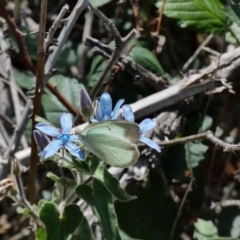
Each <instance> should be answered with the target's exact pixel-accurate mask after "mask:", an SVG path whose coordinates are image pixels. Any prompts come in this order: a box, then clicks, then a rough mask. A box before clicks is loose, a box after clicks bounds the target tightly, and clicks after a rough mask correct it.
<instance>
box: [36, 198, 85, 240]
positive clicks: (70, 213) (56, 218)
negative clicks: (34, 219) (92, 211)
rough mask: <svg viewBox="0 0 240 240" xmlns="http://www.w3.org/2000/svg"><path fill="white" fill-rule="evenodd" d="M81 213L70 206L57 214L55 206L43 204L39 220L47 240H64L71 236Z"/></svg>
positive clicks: (74, 206) (75, 206)
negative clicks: (43, 226) (44, 228)
mask: <svg viewBox="0 0 240 240" xmlns="http://www.w3.org/2000/svg"><path fill="white" fill-rule="evenodd" d="M82 217H83V215H82V213H81V211H80V208H79V207H78V206H77V205H74V204H71V205H68V206H66V207H65V208H64V211H63V213H62V214H60V213H59V210H58V207H57V205H55V204H54V203H51V202H45V203H44V204H43V205H42V207H41V210H40V219H41V220H42V222H43V223H44V225H45V227H46V232H47V240H66V239H67V238H68V237H69V235H71V234H73V233H74V231H75V230H76V228H77V227H78V225H79V224H80V222H81V221H82Z"/></svg>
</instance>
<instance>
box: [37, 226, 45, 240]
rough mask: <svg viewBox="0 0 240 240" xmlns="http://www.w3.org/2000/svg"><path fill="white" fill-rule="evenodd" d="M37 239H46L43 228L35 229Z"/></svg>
mask: <svg viewBox="0 0 240 240" xmlns="http://www.w3.org/2000/svg"><path fill="white" fill-rule="evenodd" d="M37 239H38V240H46V239H47V234H46V231H45V230H44V229H43V228H38V229H37Z"/></svg>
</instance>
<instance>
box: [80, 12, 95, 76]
mask: <svg viewBox="0 0 240 240" xmlns="http://www.w3.org/2000/svg"><path fill="white" fill-rule="evenodd" d="M92 22H93V13H92V12H87V13H86V14H85V23H84V29H83V35H82V42H81V44H80V49H81V52H80V54H79V57H78V71H79V75H80V76H79V77H80V78H82V77H83V76H84V69H85V63H86V53H87V49H88V48H87V47H86V46H85V44H84V43H85V41H86V38H87V37H89V36H90V35H91V29H92Z"/></svg>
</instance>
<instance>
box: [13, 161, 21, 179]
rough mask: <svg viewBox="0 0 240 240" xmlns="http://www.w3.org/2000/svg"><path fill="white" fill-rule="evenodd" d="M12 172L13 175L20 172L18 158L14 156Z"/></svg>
mask: <svg viewBox="0 0 240 240" xmlns="http://www.w3.org/2000/svg"><path fill="white" fill-rule="evenodd" d="M12 173H13V174H14V175H20V174H21V173H22V168H21V166H20V163H19V160H17V159H16V158H14V159H12Z"/></svg>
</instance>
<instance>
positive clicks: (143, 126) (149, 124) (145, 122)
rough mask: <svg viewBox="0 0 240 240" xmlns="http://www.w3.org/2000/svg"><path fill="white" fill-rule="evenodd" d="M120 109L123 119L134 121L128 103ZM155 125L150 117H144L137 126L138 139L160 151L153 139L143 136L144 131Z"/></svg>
mask: <svg viewBox="0 0 240 240" xmlns="http://www.w3.org/2000/svg"><path fill="white" fill-rule="evenodd" d="M122 111H123V117H124V118H125V120H127V121H129V122H134V115H133V111H132V108H131V107H130V106H129V105H123V106H122ZM155 125H156V123H155V122H154V121H153V120H152V119H150V118H146V119H144V120H143V121H142V122H141V123H140V124H139V128H140V138H139V141H140V142H143V143H145V144H146V145H148V146H149V147H151V148H153V149H155V150H156V151H158V152H161V149H160V147H159V146H158V145H157V144H156V143H155V142H154V141H153V140H151V139H149V138H147V137H144V136H143V135H144V133H145V132H147V131H149V130H150V129H152V128H154V127H155Z"/></svg>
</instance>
